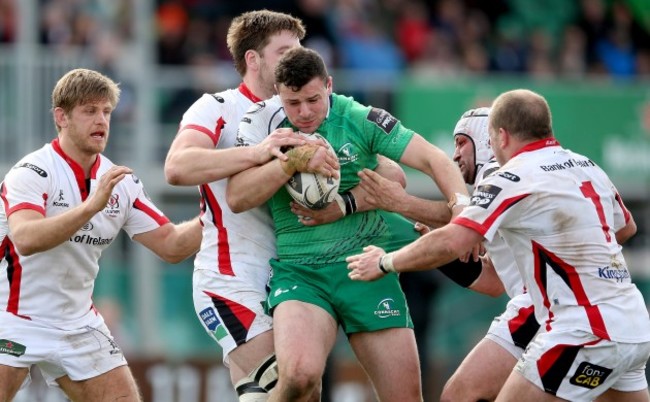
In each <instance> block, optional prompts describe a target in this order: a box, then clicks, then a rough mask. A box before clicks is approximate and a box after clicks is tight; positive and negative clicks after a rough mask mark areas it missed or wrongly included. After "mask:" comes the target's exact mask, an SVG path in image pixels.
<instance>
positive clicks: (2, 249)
mask: <svg viewBox="0 0 650 402" xmlns="http://www.w3.org/2000/svg"><path fill="white" fill-rule="evenodd" d="M8 244H9V237H7V236H5V237H4V239H2V243H0V261H2V259H3V258H5V253H6V252H7V250H8V249H9V247H8Z"/></svg>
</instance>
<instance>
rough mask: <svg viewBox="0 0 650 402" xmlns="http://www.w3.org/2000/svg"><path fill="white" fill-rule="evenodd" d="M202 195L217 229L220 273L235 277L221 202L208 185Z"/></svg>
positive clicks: (202, 187) (203, 186) (204, 186)
mask: <svg viewBox="0 0 650 402" xmlns="http://www.w3.org/2000/svg"><path fill="white" fill-rule="evenodd" d="M201 194H202V195H203V199H204V200H205V205H206V206H207V208H209V209H210V213H211V214H212V224H213V225H214V227H215V228H216V229H217V264H218V265H219V273H221V274H223V275H232V276H235V271H233V269H232V261H230V244H229V243H228V230H227V229H226V228H225V226H223V212H222V210H221V207H220V206H219V202H217V199H216V198H215V196H214V193H212V191H211V190H210V187H209V186H208V185H207V184H204V185H202V186H201Z"/></svg>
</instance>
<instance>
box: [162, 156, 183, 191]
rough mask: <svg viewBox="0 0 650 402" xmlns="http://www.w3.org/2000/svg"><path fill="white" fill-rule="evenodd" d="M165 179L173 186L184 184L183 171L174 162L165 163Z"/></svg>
mask: <svg viewBox="0 0 650 402" xmlns="http://www.w3.org/2000/svg"><path fill="white" fill-rule="evenodd" d="M165 180H167V183H168V184H171V185H172V186H178V185H181V184H183V178H182V175H181V172H180V170H179V169H178V168H177V167H176V166H174V164H173V163H168V162H167V163H165Z"/></svg>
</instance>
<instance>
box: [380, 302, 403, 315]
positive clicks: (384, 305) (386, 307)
mask: <svg viewBox="0 0 650 402" xmlns="http://www.w3.org/2000/svg"><path fill="white" fill-rule="evenodd" d="M394 306H395V300H393V299H391V298H387V299H383V300H382V301H380V302H379V303H378V304H377V307H376V308H375V315H376V316H377V317H379V318H388V317H399V316H400V315H402V313H401V311H399V309H396V308H394Z"/></svg>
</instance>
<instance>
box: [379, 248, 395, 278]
mask: <svg viewBox="0 0 650 402" xmlns="http://www.w3.org/2000/svg"><path fill="white" fill-rule="evenodd" d="M393 257H394V255H393V253H388V254H384V255H382V256H381V258H380V259H379V264H378V265H379V270H380V271H381V272H383V273H384V274H387V273H389V272H396V271H395V266H394V265H393Z"/></svg>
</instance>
